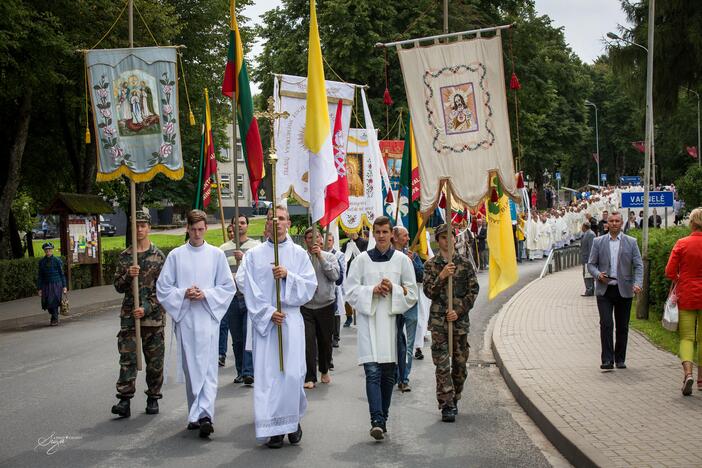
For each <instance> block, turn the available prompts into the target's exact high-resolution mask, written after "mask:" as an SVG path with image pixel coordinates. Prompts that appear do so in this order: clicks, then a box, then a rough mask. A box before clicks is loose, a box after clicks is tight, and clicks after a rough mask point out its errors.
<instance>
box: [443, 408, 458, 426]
mask: <svg viewBox="0 0 702 468" xmlns="http://www.w3.org/2000/svg"><path fill="white" fill-rule="evenodd" d="M454 411H455V409H454V407H453V405H451V404H447V405H444V407H443V408H441V420H442V421H443V422H455V421H456V413H455V412H454Z"/></svg>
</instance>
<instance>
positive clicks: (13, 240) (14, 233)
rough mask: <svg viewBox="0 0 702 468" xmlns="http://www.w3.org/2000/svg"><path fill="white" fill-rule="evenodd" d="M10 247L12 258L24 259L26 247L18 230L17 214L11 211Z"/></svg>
mask: <svg viewBox="0 0 702 468" xmlns="http://www.w3.org/2000/svg"><path fill="white" fill-rule="evenodd" d="M10 247H11V249H12V258H22V257H24V246H23V245H22V238H21V237H20V235H19V231H18V230H17V220H16V219H15V214H14V213H13V212H12V210H10Z"/></svg>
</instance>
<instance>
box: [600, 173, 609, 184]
mask: <svg viewBox="0 0 702 468" xmlns="http://www.w3.org/2000/svg"><path fill="white" fill-rule="evenodd" d="M600 180H601V181H602V182H604V181H606V180H607V174H600Z"/></svg>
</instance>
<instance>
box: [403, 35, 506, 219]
mask: <svg viewBox="0 0 702 468" xmlns="http://www.w3.org/2000/svg"><path fill="white" fill-rule="evenodd" d="M398 54H399V57H400V64H401V66H402V73H403V75H404V80H405V89H406V92H407V100H408V102H409V108H410V114H411V115H412V121H413V123H414V135H415V139H416V143H417V148H416V150H417V153H418V156H419V171H420V176H421V180H422V186H421V197H420V199H421V211H422V212H425V213H426V212H427V211H429V210H431V209H433V208H435V207H436V205H437V203H438V201H439V195H440V193H439V192H440V188H441V181H442V180H448V181H449V183H450V186H451V188H452V189H453V194H454V197H455V198H457V199H458V201H459V202H460V203H461V204H462V205H467V206H469V207H471V208H475V207H477V206H478V205H479V204H480V203H481V202H482V201H483V200H485V198H487V197H488V196H489V195H490V191H491V188H490V173H496V174H497V175H498V177H499V178H500V181H501V182H502V187H503V189H504V190H505V191H506V192H508V193H509V194H510V195H512V196H513V197H517V196H518V190H517V183H516V180H515V177H514V163H513V161H512V144H511V142H510V132H509V119H508V115H507V100H506V95H505V77H504V69H503V63H502V39H501V36H500V34H499V30H498V31H497V35H496V36H495V37H492V38H486V39H485V38H476V39H472V40H461V41H457V42H453V43H450V44H435V45H430V46H427V47H419V46H416V47H414V48H411V49H402V48H400V47H398Z"/></svg>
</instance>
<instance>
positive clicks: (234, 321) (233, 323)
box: [220, 294, 254, 377]
mask: <svg viewBox="0 0 702 468" xmlns="http://www.w3.org/2000/svg"><path fill="white" fill-rule="evenodd" d="M225 317H227V322H228V323H229V332H230V333H231V335H232V351H234V365H235V367H236V375H237V376H238V377H253V375H254V370H253V355H252V354H251V351H246V350H244V347H245V346H246V301H244V296H243V295H238V294H237V295H236V296H234V299H232V302H231V304H229V309H227V313H226V315H225ZM220 330H221V329H220ZM220 345H221V335H220ZM225 346H226V338H225ZM220 350H221V348H220ZM220 353H221V351H220Z"/></svg>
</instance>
